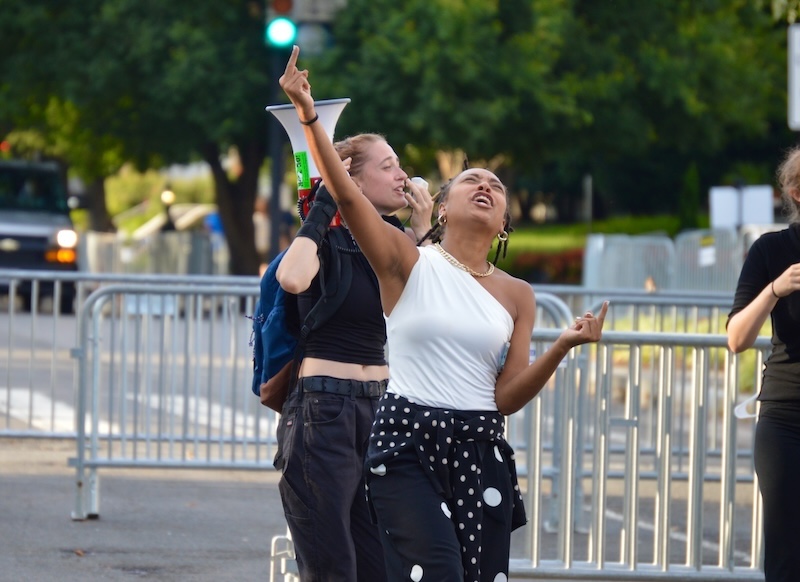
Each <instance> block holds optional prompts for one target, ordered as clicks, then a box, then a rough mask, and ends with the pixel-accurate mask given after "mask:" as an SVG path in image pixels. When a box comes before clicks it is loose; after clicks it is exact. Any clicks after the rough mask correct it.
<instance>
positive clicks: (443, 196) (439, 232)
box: [417, 157, 514, 265]
mask: <svg viewBox="0 0 800 582" xmlns="http://www.w3.org/2000/svg"><path fill="white" fill-rule="evenodd" d="M468 169H469V161H468V160H467V158H466V157H465V158H464V166H463V169H462V172H464V171H465V170H468ZM454 179H455V178H450V180H448V181H447V183H445V184H443V185H442V187H441V188H439V192H437V193H436V195H435V196H434V200H438V201H439V204H442V203H443V202H444V201H445V200H447V195H448V194H449V193H450V187H451V186H452V185H453V180H454ZM506 200H508V192H506ZM444 229H445V223H444V222H440V221H438V220H437V221H436V224H434V225H433V227H432V228H431V229H430V230H429V231H428V232H426V233H425V236H423V237H422V238H421V239H419V242H418V243H417V246H419V245H421V244H422V243H423V242H425V241H426V240H428V239H430V240H431V241H432V242H434V243H438V242H441V240H442V238H443V237H444ZM503 230H505V231H506V233H508V234H510V233H512V232H513V231H514V228H513V227H512V226H511V212H510V211H509V205H508V204H506V213H505V216H504V217H503ZM507 250H508V236H506V238H505V240H499V242H498V243H497V251H496V252H495V254H494V260H493V261H492V263H493V264H495V265H497V260H498V259H499V258H500V253H501V252H502V253H503V258H504V259H505V258H506V251H507Z"/></svg>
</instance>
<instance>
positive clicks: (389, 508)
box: [280, 47, 608, 582]
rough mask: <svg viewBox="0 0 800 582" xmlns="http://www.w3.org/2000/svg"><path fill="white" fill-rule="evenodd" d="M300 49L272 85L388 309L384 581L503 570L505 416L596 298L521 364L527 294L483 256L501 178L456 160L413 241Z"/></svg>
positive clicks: (495, 225) (507, 472)
mask: <svg viewBox="0 0 800 582" xmlns="http://www.w3.org/2000/svg"><path fill="white" fill-rule="evenodd" d="M298 54H299V49H298V48H297V47H294V49H293V50H292V54H291V56H290V58H289V62H288V64H287V66H286V71H285V72H284V74H283V76H282V77H281V79H280V84H281V87H282V88H283V89H284V91H285V92H286V94H287V95H288V96H289V99H290V100H291V101H292V103H293V104H294V105H295V107H296V108H297V112H298V115H299V118H300V121H301V123H303V124H304V125H305V134H306V139H307V140H308V143H309V149H310V151H311V153H312V155H313V156H314V159H315V161H316V163H317V166H318V168H319V169H320V172H321V174H322V177H323V180H324V181H325V183H326V184H327V185H328V188H329V190H330V192H331V194H332V196H333V197H334V199H335V200H336V202H337V204H338V206H339V210H340V212H341V214H342V217H343V218H344V220H345V222H347V224H348V226H349V228H350V231H351V232H352V234H353V236H354V237H355V239H356V241H357V242H358V244H359V246H360V247H361V248H362V249H363V251H364V255H365V256H366V257H367V259H368V260H369V262H370V264H371V265H372V268H373V270H374V271H375V273H376V275H377V276H378V281H379V283H380V295H381V301H382V305H383V311H384V314H385V316H386V322H387V324H386V325H387V337H388V352H389V371H390V382H389V386H388V388H387V392H386V394H385V395H384V396H383V398H382V399H381V402H380V407H379V409H378V413H377V417H376V420H375V423H374V425H373V430H372V434H371V436H370V445H369V450H368V453H367V461H366V465H367V467H368V471H369V472H368V473H367V484H368V498H369V501H370V504H371V507H372V509H373V510H374V512H375V515H376V517H377V522H378V527H379V530H380V533H381V540H382V544H383V550H384V555H385V559H386V568H387V573H388V577H389V580H392V581H395V580H396V581H400V580H414V581H417V582H418V581H420V580H423V581H435V582H447V581H458V582H462V581H464V580H467V581H470V582H472V581H479V582H484V581H487V582H488V581H492V582H494V581H498V580H505V579H507V576H508V566H509V552H510V536H511V531H512V529H514V528H516V527H519V526H521V525H523V524H524V523H525V516H524V510H523V507H522V498H521V496H520V493H519V488H518V486H517V481H516V469H515V468H514V462H513V452H512V450H511V447H510V445H509V444H508V443H507V442H506V441H505V439H504V437H503V426H504V415H506V414H511V413H513V412H516V411H518V410H519V409H520V408H522V407H523V406H525V404H526V403H527V402H529V401H530V400H531V399H532V398H533V397H534V396H536V395H537V394H538V393H539V391H540V390H541V389H542V387H543V386H544V385H545V383H546V382H547V381H548V379H549V378H550V377H551V376H552V374H553V372H555V370H556V368H557V366H558V364H559V362H560V361H561V360H562V359H563V358H564V356H565V355H566V354H567V352H568V351H569V350H570V349H571V348H573V347H574V346H577V345H580V344H584V343H587V342H595V341H598V340H599V339H600V336H601V333H602V327H603V320H604V318H605V315H606V311H607V309H608V304H607V303H604V304H603V307H602V308H601V311H600V313H599V314H598V315H597V316H594V315H593V314H592V313H590V312H587V313H586V314H584V315H583V316H582V317H580V318H578V319H577V320H576V321H575V323H574V324H573V325H571V326H570V327H569V328H568V329H566V330H564V332H563V333H562V334H561V335H560V336H559V338H558V339H557V340H555V342H553V344H552V346H551V347H550V349H548V350H547V351H546V352H545V353H544V354H542V355H540V356H539V357H538V358H537V359H536V360H535V361H534V362H533V363H532V364H529V362H528V357H529V348H530V337H531V332H532V329H533V324H534V317H535V311H536V310H535V299H534V294H533V292H532V290H531V287H530V285H529V284H528V283H526V282H525V281H522V280H520V279H516V278H514V277H511V276H510V275H508V274H506V273H504V272H503V271H501V270H499V269H496V268H495V266H494V264H493V263H490V262H489V261H487V259H486V257H487V255H488V254H489V251H490V249H491V247H492V244H493V242H494V240H495V239H498V240H499V241H500V244H502V243H504V241H505V240H506V239H507V237H508V230H509V228H510V216H509V213H508V200H507V192H506V189H505V186H504V185H503V183H502V182H501V181H500V180H499V179H498V178H497V176H495V175H494V174H493V173H492V172H490V171H488V170H483V169H467V170H464V171H463V172H462V173H460V174H459V175H458V176H456V177H455V178H453V179H452V180H451V181H450V182H449V183H448V184H447V185H445V186H444V187H443V188H442V190H441V192H440V198H439V209H438V221H437V222H438V225H439V228H438V229H437V233H436V236H435V237H434V240H435V244H433V245H430V246H426V247H418V246H415V245H414V244H413V243H412V242H411V241H410V240H409V239H408V238H407V237H404V236H403V235H402V233H398V232H396V229H392V228H391V227H388V226H387V225H386V224H385V223H384V221H383V220H381V218H380V216H379V215H378V213H376V212H375V210H374V208H373V207H372V205H371V204H370V203H369V201H368V200H367V198H366V197H365V196H364V194H363V193H362V192H361V189H360V188H359V186H358V184H356V183H355V182H354V181H353V180H352V179H351V178H350V176H349V175H348V173H347V171H346V170H345V168H344V166H343V164H342V162H341V160H340V159H339V156H338V155H337V153H336V150H335V149H334V148H333V147H332V145H331V143H330V140H329V139H328V137H327V136H326V134H325V131H324V129H323V128H322V127H321V125H320V124H319V123H316V119H317V114H316V112H315V110H314V99H313V98H312V96H311V85H310V84H309V81H308V71H306V70H299V69H298V68H297V57H298Z"/></svg>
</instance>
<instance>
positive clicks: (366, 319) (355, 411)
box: [275, 133, 433, 582]
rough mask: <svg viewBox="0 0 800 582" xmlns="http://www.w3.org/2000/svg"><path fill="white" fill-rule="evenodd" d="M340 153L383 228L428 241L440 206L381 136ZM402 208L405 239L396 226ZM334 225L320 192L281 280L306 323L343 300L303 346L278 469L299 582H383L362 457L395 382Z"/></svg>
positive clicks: (377, 320) (344, 240) (346, 243)
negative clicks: (317, 309) (323, 302)
mask: <svg viewBox="0 0 800 582" xmlns="http://www.w3.org/2000/svg"><path fill="white" fill-rule="evenodd" d="M335 148H336V150H337V151H338V152H339V156H340V157H341V158H343V159H344V158H346V159H348V160H349V169H350V174H351V176H352V180H354V181H355V183H357V184H359V187H360V188H361V190H362V191H363V193H364V199H365V200H366V201H367V203H368V204H369V205H370V207H371V208H372V210H373V212H374V213H375V215H376V216H378V217H379V220H381V222H383V223H384V224H386V225H387V227H388V228H390V229H392V230H393V231H395V232H396V233H397V234H398V235H399V236H401V237H403V238H404V239H405V240H406V241H407V242H408V243H409V244H412V245H413V244H415V243H416V241H417V240H418V239H420V238H421V237H422V236H423V235H424V234H425V233H426V232H427V231H428V230H429V229H430V225H431V210H432V208H433V201H432V199H431V196H430V194H429V193H428V191H427V189H426V188H423V187H421V186H419V185H417V184H412V183H411V181H410V180H409V179H408V175H407V174H406V173H405V171H403V169H402V168H401V167H400V161H399V159H398V157H397V154H395V152H394V150H393V149H392V148H391V146H390V145H389V144H388V143H387V142H386V140H385V139H384V138H383V136H381V135H378V134H373V133H367V134H359V135H354V136H351V137H348V138H346V139H343V140H341V141H338V142H337V143H336V144H335ZM337 159H338V158H337ZM341 163H342V162H341V161H339V164H340V165H341ZM406 206H409V207H410V208H411V209H412V214H411V219H410V224H411V228H410V229H409V230H408V232H404V228H403V225H402V224H401V223H400V220H399V219H398V218H396V217H395V216H393V215H394V213H395V212H397V211H398V210H400V209H402V208H405V207H406ZM335 215H336V203H335V202H334V201H333V199H332V198H331V197H330V195H329V194H328V193H327V190H326V188H325V185H324V184H322V185H321V186H320V187H319V189H318V190H317V193H316V196H315V199H314V202H313V204H312V206H311V208H310V210H309V212H308V216H307V217H306V219H305V221H304V223H303V225H302V226H301V227H300V229H299V230H298V232H297V235H296V236H295V239H294V240H293V241H292V243H291V245H290V247H289V248H288V250H287V252H286V254H285V256H284V257H283V259H282V260H281V262H280V264H279V265H278V269H277V272H276V278H277V279H278V282H279V283H280V285H281V287H283V288H284V289H285V290H286V291H288V292H290V293H294V294H297V295H298V298H297V306H298V311H299V317H300V321H305V318H306V316H307V315H308V313H309V312H310V311H311V310H312V308H313V307H314V306H315V305H316V304H317V302H318V301H320V298H321V297H322V295H323V292H324V291H326V290H330V289H333V290H334V291H337V293H336V295H337V300H338V296H339V293H338V292H343V291H346V294H345V295H344V299H342V300H341V301H342V303H341V305H339V307H338V308H337V309H336V311H335V312H334V313H333V315H332V316H330V318H328V319H326V320H325V322H324V323H323V324H322V325H321V326H319V327H318V328H316V329H314V331H312V332H311V333H310V334H308V337H307V339H306V342H305V344H304V346H303V359H302V361H301V363H300V366H299V370H298V374H297V376H298V379H297V384H296V386H295V387H294V390H292V391H291V393H290V395H289V397H288V399H287V400H286V403H285V404H284V405H283V408H282V410H281V422H280V424H279V429H278V434H277V439H278V455H277V456H276V461H275V465H276V468H278V469H280V470H281V472H282V475H281V480H280V482H279V484H278V488H279V490H280V494H281V501H282V504H283V508H284V513H285V515H286V521H287V523H288V526H289V531H290V532H291V534H292V541H293V543H294V549H295V554H296V556H297V564H298V569H299V573H300V578H301V579H302V580H303V582H318V581H323V580H324V581H335V582H380V581H381V580H385V578H386V568H385V566H384V561H383V552H382V550H381V545H380V539H379V535H378V529H377V527H376V526H375V524H374V523H373V521H372V520H371V518H370V515H369V510H368V507H367V502H366V499H365V497H364V456H365V453H366V450H367V445H368V440H369V434H370V428H371V427H372V423H373V421H374V419H375V411H376V409H377V403H378V400H379V398H380V397H381V396H382V395H383V392H384V390H385V388H386V383H387V379H388V377H389V372H388V368H387V365H386V357H385V344H386V323H385V321H384V318H383V313H382V311H381V304H380V297H379V295H378V282H377V280H376V278H375V274H374V273H373V272H372V269H371V267H370V265H369V263H368V262H367V260H366V259H365V258H364V256H363V255H362V254H361V252H360V249H359V248H358V245H356V243H355V242H354V240H353V238H352V237H351V236H350V233H349V232H348V231H347V227H346V225H339V226H335V227H333V228H331V227H330V224H331V221H332V219H334V217H335ZM384 221H385V222H384ZM336 223H337V224H338V221H336ZM334 248H335V250H336V252H337V253H338V256H339V257H340V259H339V260H340V261H341V262H342V263H343V262H344V261H348V264H349V265H350V269H349V272H350V273H351V276H349V277H348V278H347V279H348V281H349V282H344V281H342V280H341V276H340V279H337V272H339V273H341V272H344V267H343V268H342V269H338V270H337V269H336V267H335V266H334V265H335V261H333V260H332V259H331V255H332V252H333V250H334ZM345 255H347V256H345ZM320 256H322V257H323V259H324V260H323V263H324V264H325V265H328V266H327V267H323V266H322V265H321V263H320ZM340 264H341V263H340ZM321 271H322V273H321ZM345 285H346V286H347V288H346V289H344V286H345ZM323 287H324V289H323ZM326 296H327V295H326ZM329 300H331V301H333V298H330V299H329Z"/></svg>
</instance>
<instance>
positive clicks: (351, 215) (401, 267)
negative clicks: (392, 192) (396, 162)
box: [280, 46, 419, 312]
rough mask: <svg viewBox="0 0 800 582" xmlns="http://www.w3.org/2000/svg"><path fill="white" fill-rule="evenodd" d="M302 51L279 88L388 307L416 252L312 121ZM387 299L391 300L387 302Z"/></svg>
mask: <svg viewBox="0 0 800 582" xmlns="http://www.w3.org/2000/svg"><path fill="white" fill-rule="evenodd" d="M299 53H300V49H299V48H298V47H296V46H295V47H294V48H293V49H292V54H291V56H290V57H289V62H288V63H287V64H286V70H285V72H284V74H283V76H281V78H280V85H281V88H282V89H283V90H284V91H285V92H286V95H288V97H289V99H290V100H291V102H292V104H293V105H294V106H295V108H296V109H297V112H298V115H299V116H300V121H301V122H302V123H303V124H304V126H303V129H304V131H305V136H306V140H307V141H308V146H309V150H310V152H311V155H312V156H313V157H314V161H315V162H316V163H317V166H318V167H319V169H320V173H321V174H322V179H323V182H324V183H325V184H326V186H327V187H328V190H329V191H330V193H331V195H332V196H333V197H334V199H335V200H336V203H337V204H338V205H339V211H340V212H341V215H342V218H344V221H345V223H346V224H347V227H348V228H349V229H350V232H351V233H352V234H353V236H354V237H355V239H356V241H357V242H358V244H359V246H360V247H361V249H362V250H363V252H364V255H365V256H366V257H367V259H368V260H369V262H370V265H372V268H373V270H374V271H375V274H376V275H377V276H378V279H379V281H380V283H381V299H382V300H384V309H385V310H387V312H388V311H390V310H391V306H393V305H394V303H395V302H396V301H397V298H399V296H400V293H401V292H402V287H403V285H404V284H405V280H406V279H407V277H408V274H409V273H410V272H411V268H412V267H413V266H414V263H415V262H416V261H417V259H418V258H419V254H418V251H417V250H416V249H415V248H414V245H413V244H412V242H411V240H410V239H409V238H408V237H407V236H405V235H404V234H403V233H402V232H400V231H399V230H398V229H396V228H394V227H392V226H390V225H388V224H386V223H385V222H384V221H383V220H382V219H381V217H380V215H379V214H378V212H377V210H375V208H374V206H373V205H372V204H371V203H370V202H369V200H367V198H366V197H365V196H364V195H363V194H362V193H361V191H360V189H359V188H358V186H357V185H356V184H355V182H353V180H351V179H350V176H349V174H348V173H347V171H346V170H345V168H344V165H343V164H342V161H341V159H339V154H338V153H337V152H336V149H335V148H334V147H333V144H332V143H331V140H330V138H329V137H328V135H327V134H326V133H325V129H324V128H323V127H322V124H320V123H316V122H314V121H313V120H314V119H315V117H316V115H317V113H316V111H315V109H314V99H313V97H312V96H311V85H310V84H309V82H308V71H307V70H302V71H301V70H299V69H298V68H297V57H298V55H299ZM387 294H388V296H387ZM387 301H388V302H389V303H390V305H387V304H386V303H387Z"/></svg>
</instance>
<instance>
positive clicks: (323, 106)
mask: <svg viewBox="0 0 800 582" xmlns="http://www.w3.org/2000/svg"><path fill="white" fill-rule="evenodd" d="M348 103H350V99H349V98H348V97H345V98H342V99H326V100H322V101H315V102H314V111H315V112H316V114H317V115H319V121H317V122H316V123H321V124H322V127H323V128H324V129H325V133H326V134H327V136H328V137H329V138H330V139H331V141H333V134H334V131H335V130H336V122H337V121H339V116H340V115H341V114H342V110H344V108H345V105H347V104H348ZM267 111H269V112H270V113H272V115H274V116H275V117H277V118H278V121H280V123H281V125H282V126H283V129H285V130H286V133H287V134H289V141H290V142H291V144H292V152H293V153H294V171H295V174H296V175H297V198H298V200H299V201H300V203H301V204H302V208H303V214H304V215H308V210H309V209H308V206H309V200H308V195H309V194H310V192H311V189H312V188H313V187H314V184H316V183H317V182H319V181H320V180H321V179H322V177H321V176H320V172H319V170H318V169H317V165H316V164H315V163H314V158H313V157H312V156H311V154H310V153H309V151H308V142H307V141H306V136H305V133H304V132H303V125H302V124H301V123H300V118H299V117H298V116H297V110H296V109H295V106H294V105H292V104H291V103H290V104H287V105H270V106H269V107H267ZM335 220H336V221H338V220H339V216H338V213H337V215H336V218H335ZM331 226H337V225H336V224H333V223H332V224H331Z"/></svg>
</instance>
